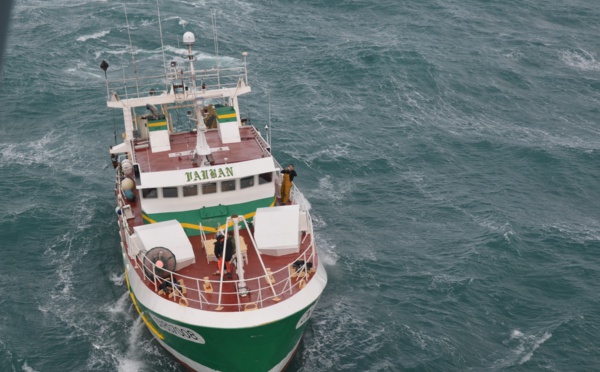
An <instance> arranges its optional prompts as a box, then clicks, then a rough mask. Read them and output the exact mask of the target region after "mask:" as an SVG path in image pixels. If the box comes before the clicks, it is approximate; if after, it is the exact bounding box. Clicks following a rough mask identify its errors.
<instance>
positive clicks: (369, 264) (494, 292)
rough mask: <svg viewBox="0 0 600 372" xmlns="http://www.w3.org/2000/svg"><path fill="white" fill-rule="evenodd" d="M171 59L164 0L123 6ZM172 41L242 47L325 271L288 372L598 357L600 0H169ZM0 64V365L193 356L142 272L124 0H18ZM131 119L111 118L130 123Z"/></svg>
mask: <svg viewBox="0 0 600 372" xmlns="http://www.w3.org/2000/svg"><path fill="white" fill-rule="evenodd" d="M126 8H127V12H128V21H129V24H130V28H131V37H132V43H133V46H134V55H135V60H136V63H138V64H139V66H146V65H147V66H150V65H155V66H160V63H161V61H162V53H161V49H160V41H159V38H158V23H157V14H156V3H155V2H154V1H138V2H132V3H127V4H126ZM160 9H161V19H162V27H163V33H164V37H165V45H166V46H167V49H166V53H167V57H168V58H169V57H172V56H178V55H179V54H180V53H181V52H182V48H181V46H179V47H178V46H177V35H179V37H180V38H181V35H182V34H183V33H184V32H185V31H193V32H194V33H195V34H196V38H197V41H198V42H197V45H196V48H195V49H196V50H197V51H199V59H200V60H203V59H205V60H206V61H208V62H210V59H209V57H208V55H210V54H212V51H213V50H214V48H213V44H212V30H211V18H210V14H211V9H214V10H215V11H216V14H217V24H218V34H219V41H220V43H219V53H220V55H221V56H222V61H223V63H228V61H232V62H239V61H240V60H241V52H242V51H248V52H249V53H250V56H249V60H248V62H249V80H250V84H251V85H252V86H253V94H252V95H251V96H250V97H245V100H244V102H245V103H244V104H243V106H242V111H244V113H247V114H248V115H249V116H250V117H251V118H252V121H253V124H254V125H257V126H259V127H263V126H264V125H265V124H267V123H268V122H269V110H268V108H267V105H266V103H267V102H269V101H270V102H271V125H270V127H271V128H272V134H273V152H274V153H275V155H276V156H277V158H278V159H279V161H280V162H282V163H287V162H293V163H294V164H295V166H296V170H297V172H298V175H299V176H298V178H297V179H296V181H295V182H296V185H297V186H299V188H300V189H301V190H302V192H303V193H304V195H305V196H306V197H307V199H308V200H309V201H310V203H311V205H312V214H313V216H314V218H315V226H316V235H317V242H318V244H319V247H320V252H321V257H322V259H323V261H324V262H325V264H326V267H327V271H328V274H329V284H328V287H327V289H326V291H325V292H324V295H323V297H322V299H321V301H320V302H319V306H318V307H317V309H316V311H315V313H314V315H313V318H312V320H311V321H310V322H309V325H308V328H307V331H306V334H305V336H304V339H303V341H302V342H301V344H300V348H299V350H298V353H297V354H296V356H295V358H294V360H293V361H292V363H291V365H290V367H289V370H290V371H593V370H598V368H600V367H599V366H600V300H599V296H600V295H599V293H600V292H599V283H600V212H599V209H600V197H599V196H600V187H599V186H600V184H599V180H600V178H599V171H600V127H599V126H598V121H599V118H600V109H599V107H600V39H599V38H598V35H600V24H599V23H598V19H600V3H598V2H597V1H596V0H572V1H568V2H559V1H554V2H548V1H542V0H525V1H516V0H506V1H484V0H461V1H457V0H443V1H442V0H423V1H398V0H380V1H374V0H371V1H367V0H356V1H351V0H330V1H316V0H308V1H297V0H295V1H292V0H288V1H266V0H257V1H241V0H233V1H228V2H226V3H224V2H222V1H213V0H203V1H192V0H189V1H179V0H174V1H168V2H166V1H165V2H163V3H162V4H161V8H160ZM11 19H12V22H11V24H10V26H9V36H8V40H7V49H6V51H5V55H4V66H3V68H2V71H1V73H0V84H1V86H0V190H1V193H0V248H1V249H0V252H1V253H0V254H1V259H0V282H1V283H2V287H1V290H0V294H1V295H0V371H26V372H33V371H37V372H47V371H48V372H52V371H119V372H134V371H135V372H142V371H143V372H146V371H150V372H154V371H156V372H158V371H183V369H182V368H181V367H180V366H179V365H178V364H177V363H176V362H175V361H174V360H173V359H172V358H171V357H170V356H169V355H168V354H167V353H166V352H165V351H164V350H163V349H162V348H161V347H159V346H158V344H157V343H156V342H155V341H153V338H152V337H151V334H150V333H149V332H148V331H147V330H146V329H145V327H144V325H143V323H142V322H141V320H140V319H139V317H138V316H137V314H136V311H135V309H134V308H133V307H132V305H131V302H130V299H129V297H128V295H127V293H126V289H125V284H124V278H123V271H122V268H121V259H120V257H119V240H118V235H117V226H116V223H115V219H114V205H113V203H114V200H113V199H114V198H113V182H114V181H113V176H112V174H113V171H112V167H111V166H110V161H109V160H110V159H109V156H108V146H109V145H111V144H113V143H114V137H115V134H116V136H117V137H119V136H120V133H121V132H122V119H121V116H120V113H119V112H116V111H115V112H113V111H110V110H108V109H107V108H106V105H105V86H104V76H103V72H102V71H101V70H100V68H99V65H100V62H101V61H102V60H103V59H106V60H107V61H108V62H109V63H110V64H111V66H117V67H115V68H116V69H117V70H116V71H119V70H118V68H119V67H118V66H121V65H122V64H124V65H127V66H129V67H130V66H131V55H130V50H129V46H128V45H129V41H128V34H127V27H126V22H125V15H124V6H123V4H122V3H120V2H114V1H92V0H79V1H66V0H57V1H51V2H50V1H42V0H16V1H15V4H14V7H13V9H12V15H11ZM115 125H116V128H117V129H116V131H115Z"/></svg>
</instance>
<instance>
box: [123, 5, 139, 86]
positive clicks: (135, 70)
mask: <svg viewBox="0 0 600 372" xmlns="http://www.w3.org/2000/svg"><path fill="white" fill-rule="evenodd" d="M123 8H124V9H125V22H126V23H127V35H128V36H129V50H130V52H131V61H132V62H133V76H134V77H135V89H136V91H137V95H138V97H139V96H140V87H139V86H138V78H137V66H136V65H135V58H134V57H133V45H132V44H131V33H130V32H129V19H128V18H127V7H126V6H125V4H123Z"/></svg>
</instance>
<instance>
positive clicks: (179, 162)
mask: <svg viewBox="0 0 600 372" xmlns="http://www.w3.org/2000/svg"><path fill="white" fill-rule="evenodd" d="M240 134H241V139H242V140H241V142H239V143H230V144H223V143H222V142H221V140H220V138H219V133H218V131H217V130H209V131H208V132H207V133H206V137H207V143H208V145H209V146H210V147H211V149H216V148H223V147H226V148H227V149H224V150H221V151H213V153H212V155H213V157H214V164H225V162H226V161H225V158H227V163H235V162H240V161H245V160H250V159H257V158H262V157H263V156H264V154H265V150H264V149H263V147H262V146H261V144H260V142H259V141H258V140H257V138H256V136H255V132H254V128H253V127H250V126H247V127H242V128H240ZM170 143H171V150H170V151H165V152H159V153H152V151H151V149H150V148H139V149H136V159H135V162H137V163H138V164H139V165H140V167H141V170H142V172H149V171H153V172H156V171H166V170H173V169H188V168H193V167H194V163H193V159H192V156H191V155H187V154H186V155H181V156H169V154H173V153H180V152H191V151H193V150H194V148H195V146H196V134H195V133H179V134H175V135H171V137H170ZM140 144H143V143H136V145H140ZM274 187H277V185H276V183H274ZM135 193H136V201H134V202H128V201H126V200H125V203H126V204H129V205H130V206H131V210H132V212H133V214H134V218H131V219H129V220H128V221H127V222H128V225H129V227H130V229H131V231H132V230H133V227H134V226H140V225H142V224H143V223H144V222H143V219H142V210H141V205H140V202H139V200H140V195H139V193H138V191H137V190H135ZM292 203H293V201H292ZM121 218H122V217H121ZM121 233H122V234H124V233H123V232H121ZM250 233H251V232H250V231H246V230H242V231H240V237H243V239H244V241H245V242H246V245H247V247H248V251H247V256H248V264H244V272H245V275H244V277H245V279H246V286H247V288H248V289H249V290H250V291H251V292H250V293H249V294H248V295H247V296H239V295H238V294H237V289H236V286H237V285H238V283H237V280H238V279H239V277H238V275H237V268H236V267H235V265H232V271H233V278H232V279H231V280H230V279H228V278H224V281H223V282H222V284H221V282H220V277H219V276H218V275H214V274H213V273H214V272H215V271H216V270H217V262H207V258H206V250H205V248H204V247H203V244H202V240H201V237H200V236H196V237H191V238H190V242H191V244H192V247H193V250H194V255H195V259H196V262H195V263H194V264H192V265H190V266H188V267H185V268H183V269H181V270H180V271H179V272H177V273H175V278H176V279H183V280H184V285H185V287H186V288H187V293H186V294H185V297H186V300H187V301H183V302H184V303H185V302H187V305H188V306H190V307H194V308H201V309H204V310H212V311H243V310H244V308H245V306H246V304H250V305H249V306H250V307H252V306H253V304H256V306H257V307H259V308H261V307H266V306H270V305H273V304H275V303H277V302H276V301H274V300H273V297H275V295H274V293H273V291H275V293H276V297H277V298H278V299H279V301H285V300H286V299H287V298H289V297H291V296H293V295H294V294H295V293H297V292H298V290H299V286H300V285H302V284H304V283H307V282H308V281H310V279H311V278H312V274H311V275H307V276H306V277H304V278H299V277H291V273H290V270H289V267H290V265H291V264H292V263H293V262H294V261H295V260H296V259H298V258H300V259H302V257H301V255H302V253H303V252H305V253H306V257H310V255H311V254H312V252H313V248H312V247H311V246H310V243H311V240H312V239H311V238H312V237H311V236H310V235H308V236H307V233H303V234H302V236H301V241H302V244H301V247H300V252H299V253H296V254H291V255H286V256H281V257H274V256H267V255H262V256H261V257H262V260H263V263H264V267H265V268H270V269H271V272H273V273H274V274H273V279H274V282H275V284H273V287H271V286H270V285H269V284H268V282H267V280H266V278H265V270H264V269H263V266H262V265H261V263H260V260H259V258H258V252H257V250H256V248H255V247H254V246H253V244H252V240H251V239H250V236H249V234H250ZM207 238H208V239H211V238H213V237H212V236H207ZM123 241H125V239H123ZM126 249H127V248H126ZM130 260H131V259H130ZM315 260H316V255H315V258H314V259H308V261H315ZM312 264H313V265H314V267H316V266H317V264H318V262H312ZM131 265H132V266H133V267H136V272H137V273H138V275H139V276H140V277H142V278H144V283H146V285H147V286H148V288H150V289H152V290H153V291H156V288H157V286H158V284H159V283H154V282H153V281H152V280H150V279H148V278H146V277H145V275H144V273H143V269H142V267H141V264H139V262H138V264H136V262H135V260H131ZM205 277H208V280H210V281H211V285H212V289H213V292H212V293H209V292H207V291H206V290H205V288H204V278H205ZM252 278H254V279H252ZM256 278H259V279H256ZM303 279H304V283H302V281H303ZM220 288H222V290H221V291H220ZM219 292H221V300H220V302H219ZM164 298H168V296H167V295H164ZM170 300H171V301H177V302H179V303H182V302H181V299H180V297H179V296H174V297H173V298H171V299H170ZM218 303H220V304H221V307H220V308H218V306H217V304H218Z"/></svg>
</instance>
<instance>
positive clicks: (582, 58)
mask: <svg viewBox="0 0 600 372" xmlns="http://www.w3.org/2000/svg"><path fill="white" fill-rule="evenodd" d="M559 56H560V59H561V61H563V62H564V63H565V64H566V65H567V66H569V67H574V68H576V69H579V70H584V71H599V70H600V62H598V61H596V56H595V55H594V54H593V53H590V52H588V51H586V50H583V49H579V50H565V51H562V52H560V53H559Z"/></svg>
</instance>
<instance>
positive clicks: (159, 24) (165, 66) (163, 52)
mask: <svg viewBox="0 0 600 372" xmlns="http://www.w3.org/2000/svg"><path fill="white" fill-rule="evenodd" d="M156 10H157V12H158V30H159V31H160V49H161V50H162V56H163V69H164V71H165V90H167V89H169V88H168V86H167V59H166V57H165V44H164V43H163V34H162V23H161V21H160V8H159V7H158V0H156Z"/></svg>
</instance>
